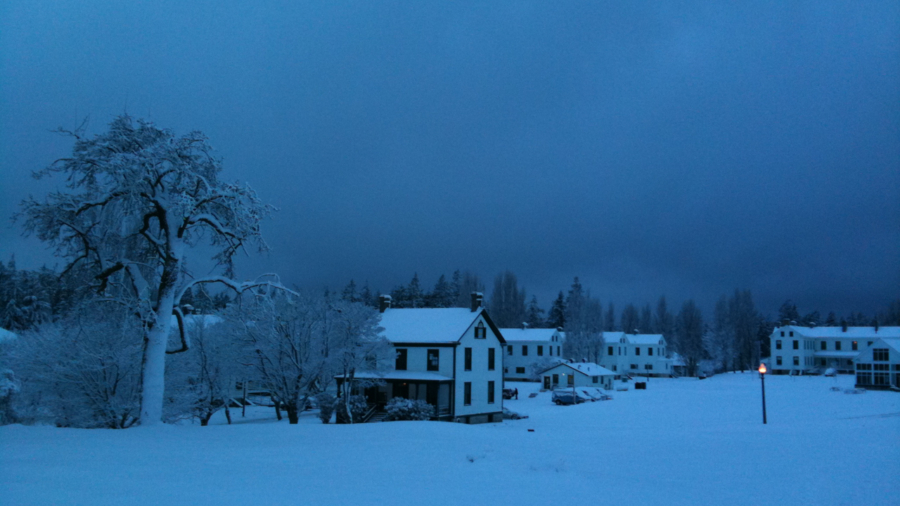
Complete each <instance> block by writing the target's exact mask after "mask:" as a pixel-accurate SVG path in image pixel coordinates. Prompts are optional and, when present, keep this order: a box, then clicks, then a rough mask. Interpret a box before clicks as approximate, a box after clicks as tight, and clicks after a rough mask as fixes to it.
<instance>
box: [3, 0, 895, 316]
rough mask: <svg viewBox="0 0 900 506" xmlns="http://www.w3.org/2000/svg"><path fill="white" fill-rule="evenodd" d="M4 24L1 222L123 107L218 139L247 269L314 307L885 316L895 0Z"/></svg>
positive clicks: (889, 275) (890, 291) (269, 10)
mask: <svg viewBox="0 0 900 506" xmlns="http://www.w3.org/2000/svg"><path fill="white" fill-rule="evenodd" d="M426 4H429V5H426ZM0 9H2V10H0V16H2V20H0V23H2V25H0V62H2V63H0V65H2V67H0V93H2V95H0V101H2V102H0V104H2V107H0V128H2V130H0V160H2V161H0V163H2V166H0V186H2V188H0V192H2V194H0V195H2V199H3V202H2V208H0V211H2V212H3V214H7V215H8V214H11V213H12V212H13V211H14V210H15V203H17V202H18V201H19V200H20V198H21V195H22V194H23V193H25V192H28V191H31V192H35V193H41V192H44V191H46V189H47V186H46V185H44V186H42V185H40V184H36V183H34V182H32V181H30V180H29V179H28V178H27V172H28V171H29V170H31V169H35V168H40V167H42V166H44V165H46V164H47V163H49V162H50V161H52V159H54V158H55V157H57V156H61V155H63V154H65V153H66V150H67V149H69V145H68V144H67V143H66V142H65V141H64V140H62V139H59V138H56V137H54V136H52V135H50V134H47V130H48V129H49V128H53V127H55V126H58V125H63V126H68V127H71V126H74V125H76V124H77V123H78V122H79V120H80V118H82V117H83V116H86V115H90V116H91V118H92V120H91V121H92V123H91V128H92V130H93V131H95V132H96V131H100V130H102V129H103V128H104V126H105V123H106V122H108V120H109V119H110V118H112V117H113V116H114V115H116V114H118V113H121V112H122V111H124V110H127V111H128V112H130V113H131V114H134V115H137V116H144V117H150V118H152V119H153V120H155V121H156V122H157V123H158V124H159V125H161V126H165V127H170V128H173V129H175V130H176V131H178V132H185V131H188V130H191V129H200V130H202V131H204V132H205V133H206V134H207V135H208V136H209V137H210V138H211V141H212V143H213V145H214V146H217V147H218V148H219V151H220V154H221V155H222V156H223V157H224V159H225V166H226V170H227V171H228V174H227V175H226V177H234V178H239V179H243V180H247V181H249V182H250V183H251V184H252V185H253V186H254V187H255V188H256V189H257V190H258V191H259V192H260V193H261V194H262V195H263V197H264V198H266V199H267V200H269V201H271V202H273V203H275V204H276V205H277V206H278V207H280V209H281V211H280V212H279V213H278V214H277V215H276V216H275V217H274V219H272V220H271V222H270V223H269V224H268V227H267V229H268V238H269V241H270V243H271V244H272V245H273V247H274V252H273V253H272V255H271V256H269V257H268V258H266V259H263V260H262V261H257V260H254V261H253V262H252V263H248V265H247V267H246V269H247V271H250V270H253V271H254V272H255V271H256V270H257V269H260V268H265V269H269V270H275V271H278V272H280V273H281V274H282V275H283V277H284V278H285V279H286V280H287V281H290V282H294V283H298V284H301V285H326V284H327V285H331V286H332V287H339V286H341V285H343V284H344V283H346V282H347V281H348V280H349V279H350V278H355V279H356V280H357V281H358V282H361V281H362V280H365V279H368V280H369V282H370V283H371V284H372V285H373V288H375V287H380V288H382V289H389V288H390V287H391V286H393V285H395V284H398V283H401V282H406V281H408V278H409V277H410V276H411V275H412V273H413V272H414V271H417V272H418V273H419V274H420V276H421V277H422V280H423V282H424V283H426V284H431V283H433V282H434V280H435V279H436V278H437V276H438V275H439V274H440V273H446V274H450V272H452V270H453V269H455V268H458V267H459V268H469V269H473V270H475V271H477V272H479V273H481V275H482V276H483V277H484V278H487V279H489V278H490V277H491V276H493V275H494V274H495V273H497V272H499V271H501V270H503V269H507V268H509V269H512V270H513V271H514V272H516V273H517V274H518V275H519V279H520V280H521V281H523V282H524V283H525V284H526V286H527V287H528V289H529V291H530V292H535V293H537V294H538V295H539V296H540V297H541V299H542V301H543V302H544V304H545V305H546V304H548V303H549V299H550V297H551V296H553V294H555V292H556V291H557V290H559V289H563V288H565V287H567V286H568V285H569V283H571V278H572V277H573V276H576V275H577V276H580V277H581V278H582V280H583V281H584V283H585V285H586V286H588V287H590V288H591V289H592V292H593V293H594V294H595V295H598V296H600V297H601V298H602V299H603V300H604V301H608V300H613V301H616V302H618V303H619V304H620V305H621V304H623V303H625V302H628V301H635V302H643V301H651V300H655V299H656V297H658V295H660V294H663V293H665V294H668V295H669V298H670V300H672V301H673V302H676V303H677V301H680V300H681V299H683V298H686V297H695V298H697V299H698V300H699V301H701V304H704V305H707V306H708V305H710V304H711V303H712V301H713V300H714V299H715V298H716V297H717V296H718V295H719V294H722V293H726V292H730V291H731V290H733V289H734V288H738V287H740V288H750V289H752V290H753V291H754V293H755V294H756V296H757V301H758V302H759V303H760V305H761V306H762V308H763V309H764V310H765V311H768V312H771V311H773V310H774V308H776V307H777V305H778V304H779V303H780V302H781V301H783V300H784V299H786V298H792V299H794V300H795V301H796V302H797V303H798V304H800V305H801V310H803V309H804V308H805V309H809V310H812V309H814V308H819V309H822V310H825V311H827V310H829V309H835V310H838V311H848V310H863V311H866V312H871V311H873V310H874V309H876V308H879V307H881V306H883V305H884V304H885V303H886V301H887V300H889V299H890V298H894V297H897V296H898V291H897V287H898V286H900V264H898V260H897V258H898V256H900V204H898V202H900V198H898V195H900V98H898V97H900V64H898V62H900V42H898V41H900V6H898V5H897V4H896V3H895V2H881V3H866V4H864V5H854V4H837V3H823V2H809V3H797V2H791V3H789V4H788V5H784V4H782V3H781V2H771V4H769V5H763V4H752V5H737V6H735V5H726V4H724V3H723V4H718V3H709V2H681V3H665V4H663V5H654V4H644V3H636V2H629V3H624V4H619V3H602V4H597V3H575V2H572V3H564V4H562V5H560V4H559V3H554V4H546V3H541V2H508V3H500V2H496V3H491V4H489V5H481V4H469V5H465V4H459V3H453V4H448V5H430V3H403V4H401V3H386V2H385V3H375V2H356V3H333V2H316V3H295V2H284V3H254V4H251V5H239V4H236V5H230V4H228V3H223V2H210V3H205V4H204V3H190V5H189V6H187V5H182V3H163V2H160V3H152V4H149V5H124V4H121V3H118V2H108V3H102V2H89V3H77V4H70V3H66V2H60V3H48V2H34V1H28V2H17V1H13V2H6V3H5V6H4V7H0ZM0 234H2V235H0V255H2V257H0V258H6V257H8V256H9V254H11V253H13V252H16V253H17V254H18V257H19V261H20V264H22V258H23V257H27V258H29V259H39V258H40V256H39V255H34V254H32V252H31V250H33V249H34V248H35V244H34V243H33V242H22V241H21V240H20V239H19V238H18V237H17V232H16V231H15V230H14V229H4V230H2V232H0ZM35 261H37V260H35ZM249 274H250V273H249V272H248V275H249Z"/></svg>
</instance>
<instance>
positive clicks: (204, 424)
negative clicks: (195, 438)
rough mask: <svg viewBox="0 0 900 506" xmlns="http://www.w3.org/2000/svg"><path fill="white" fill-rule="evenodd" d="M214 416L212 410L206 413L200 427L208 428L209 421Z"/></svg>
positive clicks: (202, 417)
mask: <svg viewBox="0 0 900 506" xmlns="http://www.w3.org/2000/svg"><path fill="white" fill-rule="evenodd" d="M212 416H213V411H212V410H211V409H210V410H209V411H207V412H206V413H204V415H203V416H201V417H200V426H201V427H206V426H207V425H209V419H210V418H212Z"/></svg>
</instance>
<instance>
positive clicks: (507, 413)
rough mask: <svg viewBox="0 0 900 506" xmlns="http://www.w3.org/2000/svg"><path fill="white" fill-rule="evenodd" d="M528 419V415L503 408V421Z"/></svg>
mask: <svg viewBox="0 0 900 506" xmlns="http://www.w3.org/2000/svg"><path fill="white" fill-rule="evenodd" d="M526 418H528V415H520V414H519V413H516V412H515V411H512V410H510V409H507V408H503V419H504V420H524V419H526Z"/></svg>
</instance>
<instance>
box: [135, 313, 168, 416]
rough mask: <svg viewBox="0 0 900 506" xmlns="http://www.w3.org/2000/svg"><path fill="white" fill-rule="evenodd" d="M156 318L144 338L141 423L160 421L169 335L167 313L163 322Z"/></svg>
mask: <svg viewBox="0 0 900 506" xmlns="http://www.w3.org/2000/svg"><path fill="white" fill-rule="evenodd" d="M162 320H163V318H157V324H156V325H155V326H154V327H153V328H152V329H150V330H149V331H148V332H147V336H146V337H145V339H144V356H143V361H142V367H141V425H143V426H151V425H159V424H160V423H162V406H163V396H164V394H165V388H166V386H165V385H166V384H165V376H166V342H167V341H168V337H169V335H168V334H169V325H168V323H169V322H168V315H167V316H166V318H165V320H166V321H165V323H163V324H160V322H162Z"/></svg>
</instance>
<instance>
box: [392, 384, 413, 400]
mask: <svg viewBox="0 0 900 506" xmlns="http://www.w3.org/2000/svg"><path fill="white" fill-rule="evenodd" d="M391 397H403V398H404V399H409V383H406V382H402V383H394V384H393V391H392V392H391Z"/></svg>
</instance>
